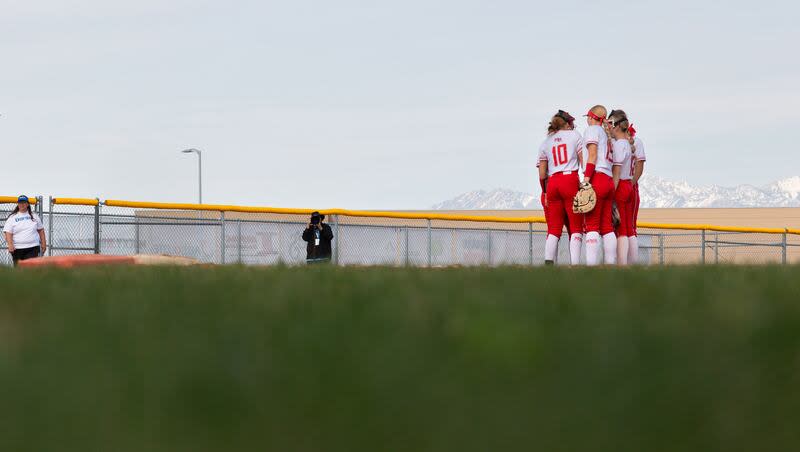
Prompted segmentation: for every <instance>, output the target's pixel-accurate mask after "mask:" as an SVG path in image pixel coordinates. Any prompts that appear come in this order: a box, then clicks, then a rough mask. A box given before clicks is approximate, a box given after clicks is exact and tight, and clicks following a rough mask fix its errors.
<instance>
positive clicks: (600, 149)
mask: <svg viewBox="0 0 800 452" xmlns="http://www.w3.org/2000/svg"><path fill="white" fill-rule="evenodd" d="M583 142H584V143H585V144H586V146H589V145H590V144H596V145H597V161H596V162H595V164H594V169H595V171H599V172H601V173H603V174H605V175H606V176H609V177H611V175H612V174H611V166H612V165H613V163H614V159H613V156H612V155H611V149H609V148H608V135H606V131H605V130H603V128H602V127H601V126H589V128H588V129H586V132H584V133H583ZM588 157H589V154H588V150H587V153H586V159H584V161H586V162H588V161H589V160H588Z"/></svg>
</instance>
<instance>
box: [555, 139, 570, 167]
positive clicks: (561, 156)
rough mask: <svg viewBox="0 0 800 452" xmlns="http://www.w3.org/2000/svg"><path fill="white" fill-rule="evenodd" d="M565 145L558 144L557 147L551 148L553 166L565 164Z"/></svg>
mask: <svg viewBox="0 0 800 452" xmlns="http://www.w3.org/2000/svg"><path fill="white" fill-rule="evenodd" d="M567 157H568V156H567V145H566V144H559V145H558V146H553V163H554V164H555V166H559V165H563V164H565V163H567Z"/></svg>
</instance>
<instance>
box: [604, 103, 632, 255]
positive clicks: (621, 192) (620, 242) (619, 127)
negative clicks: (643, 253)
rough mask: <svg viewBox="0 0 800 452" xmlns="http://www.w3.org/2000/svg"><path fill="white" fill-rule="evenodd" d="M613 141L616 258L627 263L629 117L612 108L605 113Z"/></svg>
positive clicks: (629, 187)
mask: <svg viewBox="0 0 800 452" xmlns="http://www.w3.org/2000/svg"><path fill="white" fill-rule="evenodd" d="M608 122H609V126H610V130H611V134H612V137H613V138H614V143H613V151H612V154H613V178H614V186H615V189H616V190H615V192H614V201H616V203H617V210H619V217H620V225H619V227H618V228H617V262H618V263H619V265H627V264H628V248H629V243H630V242H629V238H630V237H631V236H632V235H633V186H632V184H631V180H632V179H633V151H634V150H633V148H632V143H633V139H632V138H631V137H630V135H629V134H628V118H627V117H625V115H624V113H622V112H617V111H613V112H611V114H610V115H609V117H608Z"/></svg>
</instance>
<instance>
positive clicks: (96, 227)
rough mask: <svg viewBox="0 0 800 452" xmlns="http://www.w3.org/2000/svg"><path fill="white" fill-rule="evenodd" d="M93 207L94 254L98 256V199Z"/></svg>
mask: <svg viewBox="0 0 800 452" xmlns="http://www.w3.org/2000/svg"><path fill="white" fill-rule="evenodd" d="M95 199H97V204H95V205H94V254H100V199H99V198H95Z"/></svg>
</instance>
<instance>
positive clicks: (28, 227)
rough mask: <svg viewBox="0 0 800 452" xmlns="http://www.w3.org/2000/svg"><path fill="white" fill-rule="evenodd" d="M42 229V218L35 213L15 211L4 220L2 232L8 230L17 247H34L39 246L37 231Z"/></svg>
mask: <svg viewBox="0 0 800 452" xmlns="http://www.w3.org/2000/svg"><path fill="white" fill-rule="evenodd" d="M42 229H44V226H42V220H40V219H39V217H38V216H37V215H33V217H31V215H30V214H29V213H28V212H25V213H22V212H17V213H15V214H14V215H11V216H10V217H8V219H7V220H6V224H5V226H3V232H10V233H11V235H12V238H13V240H14V247H16V248H17V249H26V248H34V247H37V246H40V243H39V231H41V230H42Z"/></svg>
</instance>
